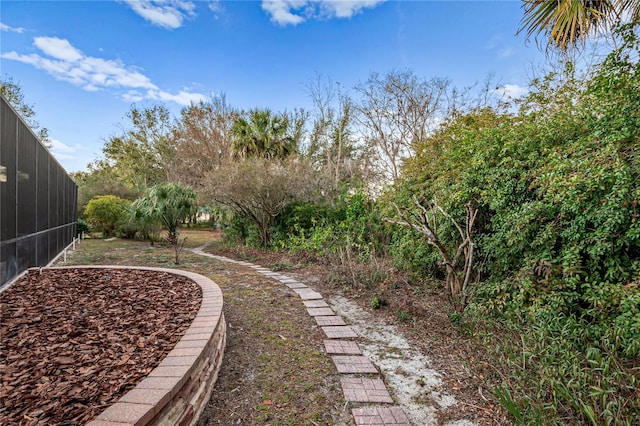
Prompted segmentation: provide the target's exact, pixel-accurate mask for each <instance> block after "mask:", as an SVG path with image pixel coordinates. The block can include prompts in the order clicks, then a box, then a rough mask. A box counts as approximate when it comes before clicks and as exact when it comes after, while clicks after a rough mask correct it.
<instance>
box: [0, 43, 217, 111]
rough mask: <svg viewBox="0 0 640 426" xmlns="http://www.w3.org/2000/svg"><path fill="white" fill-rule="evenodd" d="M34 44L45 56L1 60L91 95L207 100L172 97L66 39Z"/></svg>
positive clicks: (195, 96)
mask: <svg viewBox="0 0 640 426" xmlns="http://www.w3.org/2000/svg"><path fill="white" fill-rule="evenodd" d="M34 45H35V46H36V47H37V48H38V49H39V50H40V51H41V52H42V53H43V54H44V55H40V54H36V53H31V54H28V55H23V54H20V53H17V52H7V53H3V54H2V55H0V57H2V58H4V59H10V60H15V61H19V62H23V63H25V64H29V65H32V66H34V67H36V68H38V69H41V70H44V71H46V72H47V73H49V74H50V75H52V76H53V77H54V78H56V79H58V80H62V81H66V82H69V83H71V84H74V85H76V86H80V87H82V88H83V89H84V90H87V91H90V92H93V91H98V90H104V89H115V90H118V89H120V90H124V91H125V92H124V93H123V94H121V95H120V96H121V97H122V98H123V99H125V100H129V101H134V102H138V101H141V100H144V99H154V100H163V101H170V102H176V103H178V104H180V105H188V104H189V103H190V101H192V100H200V99H205V96H204V95H202V94H200V93H193V92H189V91H188V90H186V89H183V90H181V91H179V92H178V93H177V94H171V93H169V92H167V91H165V90H162V89H160V88H159V87H158V86H157V85H156V84H154V83H153V82H152V81H151V79H150V78H149V77H147V76H146V75H144V74H143V73H142V72H141V71H139V70H138V69H136V68H135V67H131V66H126V65H125V64H123V63H122V61H119V60H114V59H103V58H97V57H93V56H87V55H85V54H83V53H82V52H81V51H80V50H78V49H76V48H75V47H73V46H72V45H71V43H69V41H68V40H65V39H60V38H56V37H36V38H35V39H34Z"/></svg>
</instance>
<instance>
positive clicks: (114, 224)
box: [84, 195, 131, 237]
mask: <svg viewBox="0 0 640 426" xmlns="http://www.w3.org/2000/svg"><path fill="white" fill-rule="evenodd" d="M130 204H131V202H130V201H127V200H124V199H122V198H119V197H116V196H115V195H102V196H98V197H94V198H92V199H91V200H90V201H89V203H88V204H87V207H86V208H85V210H84V214H85V216H86V218H87V222H88V223H89V226H90V229H91V230H92V231H96V232H102V235H103V236H104V237H109V236H111V235H114V234H115V232H116V229H117V228H118V226H119V225H120V224H122V223H124V222H126V220H127V215H128V208H129V206H130Z"/></svg>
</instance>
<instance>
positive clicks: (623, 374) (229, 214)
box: [76, 1, 640, 424]
mask: <svg viewBox="0 0 640 426" xmlns="http://www.w3.org/2000/svg"><path fill="white" fill-rule="evenodd" d="M543 3H545V4H546V3H548V5H547V6H548V8H547V9H544V7H543V6H544V5H542V6H541V4H543ZM552 3H553V4H552ZM556 3H557V4H558V5H563V4H564V3H565V2H555V1H553V2H530V6H531V7H529V8H525V13H527V14H528V15H526V16H525V19H524V20H523V28H525V29H526V30H527V32H529V33H530V34H535V33H537V32H540V31H542V32H543V33H545V34H546V35H548V36H549V40H550V46H552V47H554V46H557V47H559V48H561V49H567V48H569V46H570V45H572V44H575V43H579V42H580V40H583V37H584V36H585V34H586V33H587V32H588V31H589V28H592V27H589V26H588V25H587V23H589V25H592V26H593V28H599V27H597V26H596V25H595V22H596V20H595V18H596V17H600V16H601V14H603V13H605V12H606V11H605V9H602V8H601V9H602V10H601V9H598V8H597V7H595V6H593V5H591V6H589V5H590V4H591V3H593V2H573V3H575V4H577V5H578V6H581V7H587V8H589V7H591V8H590V9H588V10H587V12H588V13H587V15H585V16H586V18H585V19H586V21H583V24H584V25H583V26H582V27H580V26H579V25H578V26H577V27H576V26H575V25H574V26H571V25H569V26H568V27H567V28H570V29H571V28H573V29H575V28H578V29H577V30H576V31H577V32H573V33H571V32H569V33H566V34H565V33H563V34H564V35H562V34H560V33H558V31H559V28H560V29H561V28H565V27H563V25H562V22H569V21H570V19H569V18H568V16H569V14H570V12H571V11H573V12H575V13H578V15H579V14H580V13H582V12H580V8H577V9H575V8H574V9H571V10H569V9H567V10H565V9H562V8H560V9H554V12H553V13H552V15H550V16H552V18H551V19H542V18H541V17H542V16H543V15H544V13H547V12H549V11H550V10H551V9H553V8H552V7H551V6H553V5H555V4H556ZM573 3H572V4H573ZM587 3H588V4H587ZM596 3H599V2H596ZM615 5H617V6H616V7H623V8H629V7H632V6H634V5H637V2H621V3H620V4H619V5H618V4H617V3H615ZM592 6H593V7H592ZM537 7H541V8H542V9H538V8H537ZM549 8H551V9H549ZM606 10H609V9H606ZM621 10H630V9H621ZM576 11H577V12H576ZM560 12H562V13H560ZM549 13H551V12H549ZM554 13H555V14H554ZM541 14H542V15H541ZM583 15H584V14H583ZM583 15H579V16H583ZM545 16H546V15H545ZM553 19H556V20H558V19H559V21H557V25H556V26H553V25H552V24H553V23H554V22H555V21H554V20H553ZM567 19H569V21H567ZM576 19H578V18H576ZM619 20H620V19H618V21H619ZM576 22H577V21H576ZM545 25H551V26H545ZM581 25H582V24H581ZM636 28H637V27H636V26H634V25H626V26H624V25H623V26H618V28H617V30H616V31H615V32H614V33H611V34H610V35H611V36H612V37H614V38H615V40H616V43H615V46H617V47H615V49H613V50H612V52H611V53H610V54H608V55H606V57H604V56H603V57H602V59H601V60H599V61H598V62H596V63H593V64H590V65H589V66H583V67H577V66H576V65H575V64H574V63H572V62H571V61H569V60H567V59H566V57H565V59H564V60H561V61H559V62H557V63H554V64H553V65H554V66H553V67H552V69H553V71H551V72H548V73H545V74H541V75H540V76H538V77H535V78H532V80H531V82H530V87H529V92H528V94H527V95H526V96H524V97H523V98H520V99H517V100H513V99H505V98H501V97H500V96H499V91H496V90H494V89H493V87H495V85H491V84H490V82H488V83H487V84H485V85H483V86H479V87H476V88H471V89H463V90H459V89H456V88H454V87H453V86H452V84H451V83H450V82H449V81H448V80H446V79H425V78H422V77H420V76H417V75H415V74H414V73H413V72H412V71H410V70H395V71H391V72H388V73H387V74H372V75H371V76H370V77H369V78H368V79H367V80H365V81H364V82H362V83H361V84H359V85H357V86H356V87H355V88H354V90H353V93H346V92H343V91H341V90H340V89H339V86H337V85H336V84H334V83H332V82H331V81H330V80H329V79H327V78H324V77H322V76H316V78H315V79H313V80H311V81H310V82H309V83H308V84H307V89H308V93H309V96H310V98H311V100H312V104H313V105H314V107H313V110H312V111H309V112H305V111H300V110H297V111H294V112H282V113H276V112H273V111H270V110H268V109H260V108H257V109H253V110H251V111H240V110H237V109H235V108H233V107H231V106H230V105H229V104H228V103H227V101H226V99H224V97H222V98H216V99H212V100H210V101H209V102H201V103H198V104H192V105H191V106H189V107H187V108H184V109H183V110H182V112H181V114H180V117H178V118H172V117H170V115H169V114H168V113H166V109H165V108H164V107H162V106H155V107H151V108H139V107H137V106H133V107H132V109H131V111H130V114H129V116H128V119H129V120H130V123H129V128H128V129H126V128H125V129H124V130H123V131H122V132H121V133H120V134H118V135H116V136H112V137H111V138H109V139H108V140H107V141H106V144H105V149H104V152H103V158H101V159H100V160H98V161H96V162H95V163H93V164H92V165H91V167H90V169H89V171H88V172H86V173H82V174H78V175H76V180H77V182H78V183H79V185H80V191H79V208H80V210H79V211H81V212H84V216H83V217H84V218H86V219H87V220H88V222H89V224H90V225H92V224H93V228H92V230H94V231H103V232H105V235H106V234H109V233H110V232H114V233H116V234H117V235H120V236H128V237H134V238H140V239H149V240H150V241H154V240H158V239H159V238H160V236H159V233H160V229H161V228H162V227H165V228H166V227H167V226H168V225H167V224H166V223H162V222H161V220H160V219H161V215H158V214H157V212H156V213H152V212H154V210H153V209H142V207H143V206H145V201H141V200H145V199H146V200H147V202H148V201H149V197H151V195H150V194H153V193H154V191H156V192H157V191H158V188H159V186H158V185H160V187H161V186H162V185H166V184H170V185H175V188H176V189H177V188H180V189H179V190H177V191H175V194H178V193H181V194H186V193H188V194H190V195H189V208H188V209H184V210H180V213H179V214H178V215H177V216H175V220H176V221H175V222H172V223H178V222H186V223H187V224H189V226H191V225H194V226H195V222H197V219H198V217H200V219H205V218H206V220H207V222H208V223H210V224H214V225H215V226H217V227H218V228H220V229H223V230H224V238H225V241H226V242H227V243H228V244H230V245H231V244H233V245H249V246H251V245H252V246H256V247H261V248H262V249H265V250H281V251H286V252H288V253H294V254H295V255H296V256H297V257H298V258H304V259H307V261H308V262H313V263H321V264H324V265H326V267H327V268H329V274H328V279H329V280H331V281H332V282H333V283H334V284H336V285H339V286H343V288H344V289H345V292H349V291H350V290H353V289H359V290H363V291H364V290H368V291H369V292H370V293H369V294H371V303H370V305H371V307H373V308H380V309H381V310H383V309H384V307H385V305H387V306H390V305H394V302H395V301H393V300H390V299H389V294H393V293H392V292H390V291H388V289H389V288H390V287H394V288H397V287H406V288H409V289H414V290H415V292H414V294H418V293H420V292H422V291H424V288H426V287H429V286H430V287H431V288H438V289H444V290H446V291H447V292H448V294H449V304H450V308H451V309H450V320H451V321H450V322H451V324H450V326H451V327H452V328H458V329H459V330H460V331H461V332H463V333H467V334H468V335H469V336H471V337H472V338H474V339H475V340H476V341H477V342H478V343H479V344H481V345H483V347H484V348H485V350H486V351H487V354H488V356H489V357H490V359H491V360H492V361H491V362H492V365H493V366H494V367H495V370H496V371H497V372H498V376H497V377H498V378H499V383H498V385H497V386H495V388H494V395H493V397H494V398H495V400H496V401H499V402H500V403H501V404H502V405H503V406H504V408H505V409H506V410H508V412H509V413H510V416H511V419H512V420H513V421H514V422H515V423H517V424H636V423H637V422H638V420H639V417H640V402H639V401H640V391H639V390H638V380H640V365H639V364H638V359H640V353H639V352H640V288H639V287H640V222H639V220H638V219H639V218H638V216H639V214H640V212H639V207H638V201H639V200H640V189H639V185H638V183H639V178H640V160H639V159H640V143H639V142H640V140H639V135H640V95H639V94H640V68H639V65H638V58H639V56H640V55H639V47H640V43H639V42H638V38H637V34H636ZM175 194H174V195H175ZM104 196H118V197H119V199H124V200H128V201H129V202H133V204H132V205H131V206H127V207H126V208H122V209H119V210H118V211H119V212H120V213H121V214H119V215H118V216H117V217H116V218H115V219H113V220H111V222H108V223H106V222H99V221H97V220H96V219H95V218H93V217H92V214H91V212H92V210H93V208H90V206H92V205H95V203H96V202H97V201H103V198H104ZM96 197H98V198H96ZM171 197H173V195H172V196H171ZM136 199H138V201H135V200H136ZM111 200H112V201H114V200H115V199H111ZM92 203H93V204H92ZM167 205H171V206H178V205H180V203H174V202H173V201H171V202H168V203H167ZM197 206H200V207H199V208H198V207H197ZM107 210H108V211H110V210H111V209H107ZM96 224H98V226H96ZM173 232H174V234H172V231H171V228H170V227H169V234H168V235H169V241H170V242H171V243H172V244H173V242H174V241H175V240H177V235H176V233H177V230H174V231H173ZM172 235H173V236H172ZM177 253H178V249H177V248H176V259H175V260H176V262H177V261H178V260H179V259H178V258H177ZM400 277H401V278H400ZM409 294H411V293H409ZM394 306H396V307H397V306H400V305H398V304H395V305H394ZM398 309H399V310H398V318H400V317H402V318H403V321H407V320H409V319H410V318H409V315H410V314H411V313H410V312H409V311H406V310H403V309H401V307H400V308H398ZM400 312H402V315H401V314H400Z"/></svg>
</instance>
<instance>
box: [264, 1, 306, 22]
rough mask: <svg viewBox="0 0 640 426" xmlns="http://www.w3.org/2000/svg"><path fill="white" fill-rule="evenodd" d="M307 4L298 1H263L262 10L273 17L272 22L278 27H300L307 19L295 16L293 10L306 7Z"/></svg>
mask: <svg viewBox="0 0 640 426" xmlns="http://www.w3.org/2000/svg"><path fill="white" fill-rule="evenodd" d="M306 3H307V2H306V1H304V0H302V1H297V0H277V1H270V0H263V1H262V9H263V10H264V11H265V12H267V13H268V14H269V15H271V22H273V23H276V24H278V25H282V26H286V25H298V24H300V23H302V22H304V21H305V18H303V17H302V16H299V15H294V14H293V13H291V10H296V9H298V8H301V7H302V6H304V5H305V4H306Z"/></svg>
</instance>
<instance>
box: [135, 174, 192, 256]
mask: <svg viewBox="0 0 640 426" xmlns="http://www.w3.org/2000/svg"><path fill="white" fill-rule="evenodd" d="M133 208H134V214H135V215H136V218H137V219H142V218H145V219H147V221H152V220H157V221H159V222H161V223H162V225H163V226H164V227H165V228H166V229H167V234H168V237H167V239H168V240H169V244H171V245H172V246H173V247H174V248H175V252H176V264H178V263H180V257H179V254H180V248H181V246H180V244H178V243H179V241H178V227H179V226H180V223H182V222H183V221H184V220H185V219H187V218H188V217H189V216H190V215H191V214H192V213H193V212H194V211H195V209H196V193H195V191H194V190H193V189H191V188H189V187H186V186H181V185H179V184H177V183H173V182H170V183H165V184H161V185H156V186H153V187H151V188H150V189H149V190H148V191H147V194H146V195H145V196H144V197H142V198H139V199H138V200H136V201H135V203H134V205H133Z"/></svg>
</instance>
